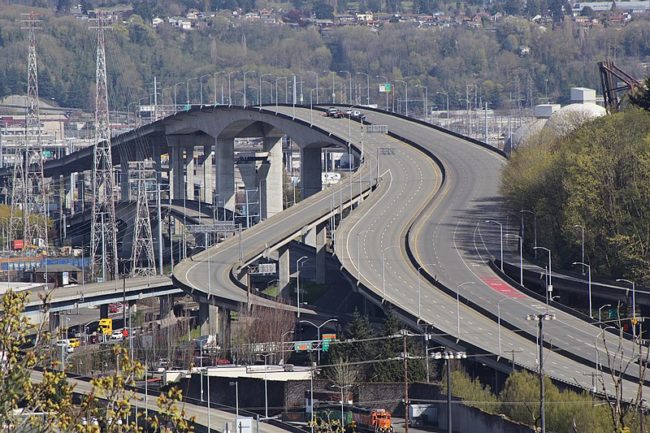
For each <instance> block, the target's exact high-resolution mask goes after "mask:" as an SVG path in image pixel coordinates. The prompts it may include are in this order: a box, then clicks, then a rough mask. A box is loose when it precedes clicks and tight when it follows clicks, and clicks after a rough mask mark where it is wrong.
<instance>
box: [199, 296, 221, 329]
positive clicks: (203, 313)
mask: <svg viewBox="0 0 650 433" xmlns="http://www.w3.org/2000/svg"><path fill="white" fill-rule="evenodd" d="M219 319H220V314H219V307H217V306H216V305H212V304H210V303H208V302H199V317H198V322H197V324H198V326H199V328H200V329H201V335H215V336H216V335H217V334H219Z"/></svg>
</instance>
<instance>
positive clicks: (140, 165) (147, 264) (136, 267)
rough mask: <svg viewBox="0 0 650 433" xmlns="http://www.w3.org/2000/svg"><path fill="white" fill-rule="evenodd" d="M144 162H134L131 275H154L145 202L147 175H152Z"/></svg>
mask: <svg viewBox="0 0 650 433" xmlns="http://www.w3.org/2000/svg"><path fill="white" fill-rule="evenodd" d="M152 172H153V169H152V168H151V167H149V168H147V166H146V162H144V161H137V162H136V173H137V176H138V177H137V179H136V181H137V186H138V200H137V202H136V211H135V226H134V228H133V250H132V254H131V260H132V263H131V275H132V276H148V275H156V257H155V256H154V250H153V232H152V231H151V220H150V218H149V203H148V200H147V180H148V179H147V174H149V173H152Z"/></svg>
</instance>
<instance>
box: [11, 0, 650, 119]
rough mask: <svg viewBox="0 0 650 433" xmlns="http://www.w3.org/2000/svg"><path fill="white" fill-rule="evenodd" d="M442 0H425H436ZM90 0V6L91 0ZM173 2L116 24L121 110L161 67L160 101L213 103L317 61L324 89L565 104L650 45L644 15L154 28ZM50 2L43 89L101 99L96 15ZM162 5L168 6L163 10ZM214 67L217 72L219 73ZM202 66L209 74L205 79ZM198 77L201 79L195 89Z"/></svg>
mask: <svg viewBox="0 0 650 433" xmlns="http://www.w3.org/2000/svg"><path fill="white" fill-rule="evenodd" d="M219 1H222V2H223V1H225V0H219ZM296 1H298V0H296ZM172 3H173V2H170V4H172ZM189 3H190V2H188V4H187V5H185V4H184V5H182V6H183V7H187V6H189ZM195 3H199V2H195ZM339 3H343V2H339ZM368 3H370V1H368ZM433 3H434V2H426V5H427V6H426V8H431V7H432V5H433ZM529 3H531V4H532V2H529ZM558 3H561V2H559V0H558ZM174 4H175V3H174ZM391 4H392V3H391ZM314 5H320V6H322V5H326V3H323V2H311V3H309V4H303V5H298V7H297V8H296V9H292V10H288V11H286V12H284V16H285V17H286V19H287V20H289V21H292V22H296V23H299V24H301V25H302V24H304V23H303V22H302V21H301V17H308V16H310V15H311V14H312V13H313V12H314ZM62 6H64V5H62ZM82 6H83V7H84V8H88V7H89V4H88V3H84V4H82ZM163 6H165V7H166V8H167V7H171V6H169V5H167V3H164V4H163V3H161V2H155V1H140V2H135V3H134V11H135V12H136V14H135V15H132V16H131V17H130V18H129V19H128V20H126V21H124V22H119V23H114V24H113V30H112V31H111V32H107V34H106V45H107V47H106V48H107V59H108V75H109V98H110V101H109V104H110V107H111V109H122V110H123V109H125V108H126V107H127V106H128V104H129V103H137V102H138V100H139V99H140V98H145V99H144V103H147V102H148V100H147V97H148V96H149V95H151V94H152V90H153V89H152V85H153V79H154V77H156V78H157V82H158V84H159V88H158V91H159V97H158V101H161V100H162V99H163V98H164V100H165V101H166V103H170V102H171V100H172V98H173V95H174V94H175V93H176V94H177V97H178V98H179V99H180V100H182V101H184V100H185V99H186V96H187V95H186V94H185V93H186V91H187V92H188V93H189V97H190V99H191V101H192V102H194V103H196V102H198V98H199V92H200V90H201V89H202V90H203V94H204V101H205V100H209V101H212V100H213V99H214V98H215V96H216V97H217V99H218V100H220V99H221V95H222V89H224V90H223V92H224V93H226V94H227V90H228V80H227V78H228V73H229V72H232V74H231V75H230V77H231V88H232V89H233V93H236V92H239V91H241V89H242V88H243V82H242V75H243V74H242V72H243V71H248V70H253V71H259V73H261V74H272V75H275V76H277V77H291V76H293V75H294V74H297V75H298V76H299V78H298V81H302V85H303V94H304V95H307V94H308V90H307V89H310V88H313V87H315V77H314V74H312V73H309V72H307V71H315V72H317V73H318V74H319V81H320V83H319V84H320V89H321V91H322V92H321V99H323V98H324V97H325V95H329V94H331V90H329V89H328V88H329V87H331V82H332V81H331V76H330V75H329V74H326V73H325V72H323V71H326V70H327V71H335V72H337V71H350V73H351V75H352V81H353V91H354V92H355V93H356V94H361V95H365V87H366V81H365V79H364V77H363V76H361V75H360V74H358V73H364V74H368V75H369V77H370V96H371V100H374V101H377V100H378V98H379V96H380V95H379V93H378V86H377V85H376V79H375V78H374V77H376V76H386V77H388V79H389V80H393V79H407V80H408V81H409V87H411V85H414V84H416V83H417V84H420V85H422V86H426V87H427V88H428V90H429V91H428V96H429V99H431V100H432V104H431V105H433V103H434V102H436V103H438V102H439V103H442V98H443V96H441V94H440V95H439V94H437V92H448V93H449V95H450V98H449V99H450V100H449V102H450V105H451V108H452V109H453V108H455V107H463V108H464V107H465V106H466V92H467V89H468V86H469V88H470V89H471V88H472V87H473V86H476V90H477V91H476V94H477V98H481V99H482V100H483V101H488V102H489V103H490V106H491V107H495V108H500V107H501V108H503V107H513V108H515V107H517V106H520V105H525V106H531V105H534V104H536V103H538V102H540V100H541V98H542V97H543V96H544V95H545V94H546V92H547V88H548V95H549V97H550V98H551V99H552V100H555V101H559V102H563V101H566V100H568V91H567V89H568V88H569V87H570V86H571V85H575V84H580V85H582V86H588V87H594V88H596V87H598V85H599V76H598V69H597V66H596V62H597V61H598V60H600V59H601V57H602V53H604V52H607V50H616V52H617V59H618V60H617V63H618V64H619V66H621V67H622V68H623V69H625V70H628V71H630V72H634V71H638V70H639V68H640V66H639V63H638V59H639V58H643V57H644V56H648V55H650V39H649V38H648V25H647V24H648V23H647V22H644V21H643V20H642V18H638V19H639V21H638V22H637V21H635V22H632V23H630V24H628V25H627V26H625V27H623V28H615V29H613V28H608V27H604V28H600V27H594V28H592V29H591V30H590V31H589V32H586V33H585V32H584V31H582V29H581V28H580V27H579V26H577V25H576V24H575V23H573V22H571V21H569V20H565V21H564V22H562V23H558V24H557V26H556V28H555V29H554V30H553V31H550V30H549V31H547V30H546V29H545V28H543V27H541V26H539V25H537V24H535V23H532V22H530V21H528V20H526V19H524V18H521V17H514V16H508V17H506V18H504V19H502V20H500V21H498V22H497V23H494V24H491V25H490V26H489V27H490V28H487V27H486V28H468V27H465V26H453V27H449V28H446V27H433V28H428V27H425V28H416V27H415V26H414V25H413V24H410V23H404V22H397V23H394V24H386V25H384V26H383V27H381V28H379V29H372V28H368V27H364V26H342V27H333V28H329V29H327V31H323V32H321V31H320V30H319V29H318V28H317V27H300V26H298V27H293V26H288V25H266V24H263V23H260V22H247V21H245V20H243V19H235V18H233V15H232V14H229V13H227V12H224V11H219V13H217V14H216V15H215V16H214V17H207V18H205V20H206V21H205V22H204V26H203V27H201V28H195V29H193V30H191V31H182V30H179V29H177V28H174V27H172V26H171V25H170V24H162V25H160V26H159V27H158V28H156V29H154V28H153V26H152V25H151V21H150V20H151V18H152V17H154V16H162V17H165V16H171V15H170V14H171V13H172V12H174V11H172V10H163V9H161V8H162V7H163ZM231 6H232V5H230V6H228V5H225V6H224V7H231ZM320 6H319V7H320ZM183 7H176V9H177V10H176V11H175V12H177V13H181V12H182V11H183V10H184V9H183ZM385 7H388V6H385ZM391 7H395V5H393V6H391ZM418 7H424V6H423V5H420V6H418ZM508 7H512V8H514V9H518V8H520V7H521V5H520V4H518V3H516V2H514V3H512V4H511V5H509V6H508ZM320 9H323V10H321V11H320V12H319V15H320V16H323V17H325V16H329V13H330V10H329V8H328V9H327V10H325V8H320ZM320 9H318V10H320ZM27 10H28V9H26V8H22V7H18V6H7V7H3V8H2V10H0V57H2V58H3V59H4V62H3V63H2V66H1V67H0V97H2V96H5V95H9V94H22V93H25V81H26V77H27V73H26V57H27V54H26V53H27V50H26V47H27V34H26V32H24V31H21V30H20V26H21V24H20V19H21V15H20V13H21V12H26V11H27ZM40 12H41V19H42V22H41V23H40V27H41V29H42V30H41V31H40V32H39V33H38V34H37V53H38V56H39V81H40V94H41V96H42V97H44V98H46V99H52V100H54V101H56V102H57V103H59V104H60V105H62V106H69V107H79V108H85V109H92V107H93V104H94V97H93V88H94V87H93V86H94V81H95V35H94V33H93V31H92V30H91V29H89V28H88V27H89V23H88V22H87V21H84V20H78V19H75V18H73V17H71V16H64V15H57V14H54V13H53V12H51V11H49V10H46V9H42V10H40ZM162 13H165V14H167V15H159V14H162ZM521 47H527V48H529V50H530V54H528V55H526V56H522V55H520V49H521ZM210 74H216V82H215V76H212V77H210ZM202 75H203V76H204V78H203V79H202V81H199V80H198V79H196V78H198V77H200V76H202ZM189 78H193V79H192V80H191V82H190V83H189V84H188V85H187V87H186V86H185V82H186V80H187V79H189ZM175 84H178V85H177V86H174V85H175ZM215 84H216V85H215ZM249 84H250V85H249V86H248V88H249V92H250V95H249V96H250V97H251V100H254V99H255V98H257V94H258V89H257V88H256V86H255V85H254V84H253V83H249ZM348 84H349V83H348V76H347V74H343V73H342V74H339V77H338V79H337V80H336V93H337V99H339V98H340V97H341V96H340V95H342V94H343V92H345V91H346V89H349V85H348ZM215 87H216V88H215ZM265 87H266V89H268V87H267V86H265ZM401 87H402V86H398V88H397V89H396V92H397V95H396V98H403V97H404V95H403V94H402V93H403V92H404V90H403V89H402V88H401ZM266 89H265V90H266ZM279 93H280V95H279V96H280V99H281V100H283V99H284V95H283V93H284V89H283V88H280V89H279ZM409 93H410V95H409V97H410V98H413V99H418V98H420V99H421V97H422V96H423V95H422V94H421V93H422V90H421V89H418V90H413V91H411V89H409ZM226 96H227V95H226ZM263 96H265V98H269V93H267V92H266V91H265V95H263ZM381 96H383V95H381ZM234 97H235V96H234V95H233V98H234ZM237 97H239V96H237ZM152 99H153V98H152ZM306 99H307V96H305V97H304V100H306ZM382 99H383V98H382ZM414 109H417V104H416V105H415V106H414Z"/></svg>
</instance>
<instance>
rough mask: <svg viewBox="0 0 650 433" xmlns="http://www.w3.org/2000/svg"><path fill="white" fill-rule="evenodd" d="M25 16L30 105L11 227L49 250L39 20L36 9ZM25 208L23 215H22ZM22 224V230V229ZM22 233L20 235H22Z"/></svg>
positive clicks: (14, 188)
mask: <svg viewBox="0 0 650 433" xmlns="http://www.w3.org/2000/svg"><path fill="white" fill-rule="evenodd" d="M25 15H26V18H25V19H23V20H22V22H23V24H24V25H25V26H24V27H21V29H23V30H27V32H28V35H29V36H28V38H29V49H28V55H27V106H26V112H25V136H24V139H23V144H22V147H21V148H20V149H19V150H18V151H17V152H16V155H15V157H16V162H15V164H14V173H13V182H12V191H11V193H12V194H11V217H10V227H11V230H12V234H11V236H12V239H18V238H19V237H20V238H22V239H23V240H24V242H23V245H24V246H23V248H28V247H29V246H30V245H31V244H32V242H33V241H34V240H36V242H35V243H36V245H37V246H38V247H39V248H44V249H45V251H46V252H47V190H46V187H45V182H44V180H43V147H42V142H41V117H40V109H39V99H38V63H37V60H36V30H37V29H38V27H37V26H38V23H39V22H40V20H38V19H36V15H35V14H34V13H30V14H25ZM19 211H22V215H19ZM21 227H22V233H20V231H19V229H20V228H21ZM19 234H20V236H19Z"/></svg>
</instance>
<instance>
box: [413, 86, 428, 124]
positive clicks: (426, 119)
mask: <svg viewBox="0 0 650 433" xmlns="http://www.w3.org/2000/svg"><path fill="white" fill-rule="evenodd" d="M415 87H421V88H423V89H424V121H425V122H427V121H428V119H429V110H428V108H429V107H428V104H429V102H428V100H429V90H428V89H427V86H423V85H421V84H416V85H415Z"/></svg>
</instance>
